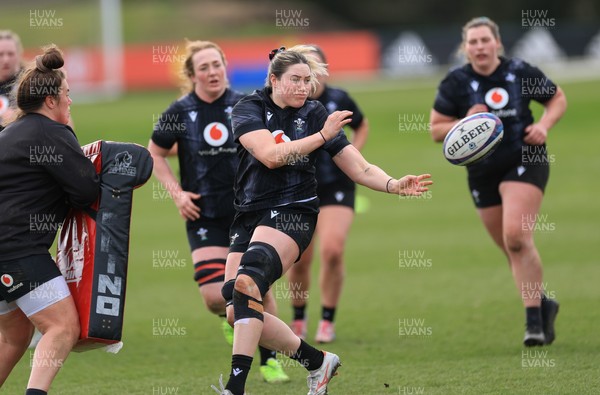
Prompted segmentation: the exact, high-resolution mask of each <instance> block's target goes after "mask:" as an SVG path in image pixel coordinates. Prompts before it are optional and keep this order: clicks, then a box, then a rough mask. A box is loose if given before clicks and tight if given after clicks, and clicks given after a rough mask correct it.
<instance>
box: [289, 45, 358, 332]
mask: <svg viewBox="0 0 600 395" xmlns="http://www.w3.org/2000/svg"><path fill="white" fill-rule="evenodd" d="M311 46H312V47H313V48H315V52H313V53H312V55H313V56H316V58H317V61H318V62H320V63H323V64H326V63H327V59H326V57H325V53H324V52H323V50H322V49H321V48H320V47H318V46H316V45H313V44H311ZM327 77H328V76H327V75H319V76H318V77H317V79H318V84H317V85H316V89H315V92H314V93H312V94H311V95H310V98H311V99H314V100H318V101H320V102H321V104H323V105H324V106H325V108H326V109H327V112H328V113H330V114H331V113H333V112H334V111H337V110H348V111H352V122H350V123H349V124H348V126H349V127H350V128H351V129H352V131H353V132H354V133H353V134H352V145H354V147H356V149H357V150H359V151H360V150H361V149H362V147H363V146H364V145H365V143H366V141H367V136H368V134H369V124H368V121H367V119H366V118H365V117H364V116H363V114H362V112H361V111H360V109H359V108H358V106H357V105H356V103H355V102H354V100H352V98H351V97H350V95H349V94H348V93H347V92H346V91H344V90H342V89H339V88H334V87H331V86H329V85H327ZM315 168H316V171H317V173H316V177H317V196H319V210H320V212H319V220H318V221H317V228H316V231H315V237H313V242H311V243H310V245H309V246H308V248H307V249H306V251H304V253H303V254H302V257H301V258H300V260H299V261H298V262H297V263H296V264H295V265H294V266H292V268H291V269H290V271H289V272H288V281H289V283H290V285H289V289H290V290H291V294H292V307H293V317H294V318H293V321H292V324H291V328H292V330H293V331H294V333H295V334H296V335H297V336H299V337H300V338H301V339H305V338H306V327H307V319H306V313H305V311H306V303H307V299H308V290H309V287H310V265H311V262H312V258H313V250H314V244H315V243H314V239H315V238H316V236H318V239H319V250H320V257H321V267H320V272H319V288H320V290H321V320H320V321H319V325H318V327H317V334H316V336H315V341H316V342H317V343H330V342H332V341H333V340H334V339H335V328H334V323H333V321H334V318H335V310H336V307H337V305H338V302H339V300H340V296H341V293H342V287H343V284H344V276H345V266H344V247H345V244H346V239H347V237H348V233H349V232H350V226H351V225H352V221H353V219H354V200H355V193H356V184H354V182H353V181H352V180H351V179H350V178H348V176H347V175H345V174H344V172H342V171H341V170H340V169H339V168H338V167H337V166H336V165H335V163H333V161H332V160H331V157H330V156H329V155H328V154H327V152H326V151H324V150H319V151H318V152H317V162H316V165H315Z"/></svg>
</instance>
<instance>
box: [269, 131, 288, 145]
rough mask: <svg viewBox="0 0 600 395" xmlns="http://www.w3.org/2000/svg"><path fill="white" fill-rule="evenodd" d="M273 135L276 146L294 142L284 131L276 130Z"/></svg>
mask: <svg viewBox="0 0 600 395" xmlns="http://www.w3.org/2000/svg"><path fill="white" fill-rule="evenodd" d="M271 134H272V135H273V138H274V139H275V143H276V144H281V143H289V142H290V141H292V140H291V139H290V138H289V137H288V136H286V135H285V132H284V131H283V130H276V131H274V132H271Z"/></svg>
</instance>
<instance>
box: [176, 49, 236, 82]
mask: <svg viewBox="0 0 600 395" xmlns="http://www.w3.org/2000/svg"><path fill="white" fill-rule="evenodd" d="M185 41H186V45H185V61H184V62H183V66H182V68H181V79H182V81H183V83H182V86H181V91H182V92H183V93H189V92H191V91H193V90H194V84H193V83H192V81H191V78H192V77H193V76H194V60H193V57H194V55H195V54H196V53H198V52H200V51H202V50H204V49H208V48H214V49H216V50H217V52H219V54H220V55H221V60H222V61H223V65H224V66H225V67H227V59H226V58H225V53H224V52H223V50H222V49H221V47H219V45H217V44H215V43H214V42H212V41H203V40H195V41H189V40H187V39H186V40H185Z"/></svg>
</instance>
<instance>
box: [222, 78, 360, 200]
mask: <svg viewBox="0 0 600 395" xmlns="http://www.w3.org/2000/svg"><path fill="white" fill-rule="evenodd" d="M270 94H271V88H264V89H263V90H257V91H255V92H254V93H253V94H251V95H249V96H246V97H245V98H244V99H242V100H240V102H239V103H238V104H237V105H236V106H235V107H234V108H233V116H232V125H233V131H234V135H235V140H236V141H237V142H239V138H240V136H242V135H244V134H246V133H248V132H252V131H255V130H260V129H267V130H269V131H270V132H271V134H272V135H273V138H274V139H275V141H276V142H277V143H278V144H279V143H281V145H282V147H281V153H282V155H293V152H287V151H286V149H285V142H286V141H291V140H299V139H301V138H304V137H307V136H310V135H311V134H314V133H318V132H319V131H320V130H321V129H322V128H323V124H324V123H325V120H326V119H327V116H328V114H327V110H325V107H323V105H322V104H321V103H319V102H318V101H316V100H307V101H306V103H304V105H303V106H302V107H300V108H292V107H287V108H285V109H281V108H280V107H279V106H277V105H276V104H275V103H273V100H271V97H270ZM348 144H350V142H349V141H348V139H347V138H346V136H345V135H344V132H343V131H342V130H340V132H339V134H338V135H337V136H336V137H335V138H333V139H331V140H329V141H328V142H327V143H325V144H324V145H323V146H322V147H321V148H323V149H324V150H325V151H327V153H328V154H329V155H330V156H334V155H336V154H337V153H338V152H340V150H341V149H342V148H344V147H345V146H347V145H348ZM316 151H319V150H316ZM316 151H313V152H311V153H310V154H309V155H307V156H300V155H298V160H296V161H295V162H293V163H290V164H288V165H285V166H281V167H279V168H277V169H272V170H270V169H268V168H267V167H266V166H265V165H263V164H262V163H261V162H260V161H259V160H258V159H256V158H255V157H254V156H252V155H251V154H250V153H249V152H248V151H246V149H244V147H243V146H242V145H241V144H240V146H239V157H240V165H239V168H238V171H237V174H236V179H235V207H236V209H238V210H239V211H254V210H260V209H265V208H271V207H276V206H281V205H284V204H289V203H293V202H297V201H302V200H307V199H312V198H315V197H316V196H317V192H316V190H317V181H316V179H315V166H314V164H315V160H316V155H317V153H316Z"/></svg>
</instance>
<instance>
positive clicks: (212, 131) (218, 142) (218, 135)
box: [204, 122, 229, 147]
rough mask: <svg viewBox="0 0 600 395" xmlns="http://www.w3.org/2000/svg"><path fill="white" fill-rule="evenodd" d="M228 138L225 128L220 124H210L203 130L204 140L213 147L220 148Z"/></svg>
mask: <svg viewBox="0 0 600 395" xmlns="http://www.w3.org/2000/svg"><path fill="white" fill-rule="evenodd" d="M228 138H229V130H227V126H225V125H223V124H222V123H221V122H211V123H209V124H208V125H206V127H205V128H204V140H206V142H207V143H208V144H210V145H211V146H213V147H220V146H222V145H223V144H225V142H226V141H227V139H228Z"/></svg>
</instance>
